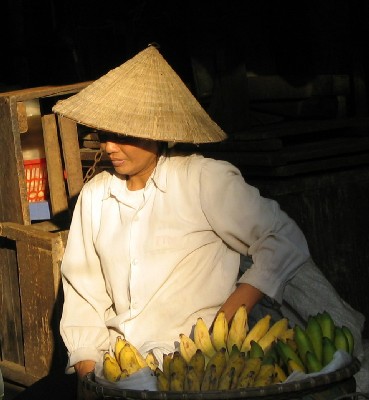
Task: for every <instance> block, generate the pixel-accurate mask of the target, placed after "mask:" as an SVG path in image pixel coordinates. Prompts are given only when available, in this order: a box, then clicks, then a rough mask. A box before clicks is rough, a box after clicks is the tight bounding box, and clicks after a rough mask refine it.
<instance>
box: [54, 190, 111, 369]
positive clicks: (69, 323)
mask: <svg viewBox="0 0 369 400" xmlns="http://www.w3.org/2000/svg"><path fill="white" fill-rule="evenodd" d="M92 199H93V196H92V193H91V191H89V190H86V189H85V187H84V188H83V189H82V191H81V193H80V196H79V198H78V200H77V203H76V206H75V209H74V212H73V218H72V223H71V226H70V231H69V235H68V241H67V246H66V249H65V253H64V257H63V261H62V266H61V273H62V284H63V290H64V306H63V313H62V318H61V322H60V332H61V336H62V338H63V340H64V343H65V345H66V347H67V351H68V356H69V361H68V367H67V372H71V371H72V368H71V367H72V366H73V365H74V364H76V363H77V362H78V361H82V360H93V361H101V358H102V353H103V352H104V351H105V350H107V349H108V348H109V334H108V330H107V328H106V326H105V322H104V321H105V319H106V316H107V314H108V313H109V312H111V305H112V301H111V299H110V297H109V296H108V294H107V291H106V285H105V280H104V276H103V274H102V271H101V266H100V262H99V258H98V256H97V254H96V251H95V248H94V241H93V220H92V213H93V212H94V221H96V217H97V214H98V212H97V213H96V211H98V210H92ZM95 201H96V200H95Z"/></svg>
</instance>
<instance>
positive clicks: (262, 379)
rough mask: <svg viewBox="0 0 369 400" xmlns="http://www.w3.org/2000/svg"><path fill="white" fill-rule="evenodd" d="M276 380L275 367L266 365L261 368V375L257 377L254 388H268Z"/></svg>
mask: <svg viewBox="0 0 369 400" xmlns="http://www.w3.org/2000/svg"><path fill="white" fill-rule="evenodd" d="M273 380H274V365H273V364H264V365H262V366H261V367H260V371H259V373H258V374H257V375H256V377H255V380H254V383H253V387H261V386H268V385H271V384H272V383H273Z"/></svg>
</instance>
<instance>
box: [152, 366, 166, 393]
mask: <svg viewBox="0 0 369 400" xmlns="http://www.w3.org/2000/svg"><path fill="white" fill-rule="evenodd" d="M155 376H156V378H157V380H158V390H159V391H167V390H169V379H168V378H167V377H166V376H165V374H164V372H163V371H162V370H161V369H160V368H156V370H155Z"/></svg>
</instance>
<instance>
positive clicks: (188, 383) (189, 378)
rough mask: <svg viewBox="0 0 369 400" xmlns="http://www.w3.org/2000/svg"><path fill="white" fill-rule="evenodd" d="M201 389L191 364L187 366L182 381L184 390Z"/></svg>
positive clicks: (199, 381)
mask: <svg viewBox="0 0 369 400" xmlns="http://www.w3.org/2000/svg"><path fill="white" fill-rule="evenodd" d="M200 389H201V380H200V379H199V376H198V374H197V372H196V371H195V368H194V367H192V366H188V367H187V371H186V377H185V381H184V390H189V391H199V390H200Z"/></svg>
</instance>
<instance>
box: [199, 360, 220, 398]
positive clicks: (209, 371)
mask: <svg viewBox="0 0 369 400" xmlns="http://www.w3.org/2000/svg"><path fill="white" fill-rule="evenodd" d="M217 389H218V378H217V367H216V366H215V365H214V364H210V365H209V367H207V368H206V369H205V373H204V378H203V380H202V382H201V391H208V390H217Z"/></svg>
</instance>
